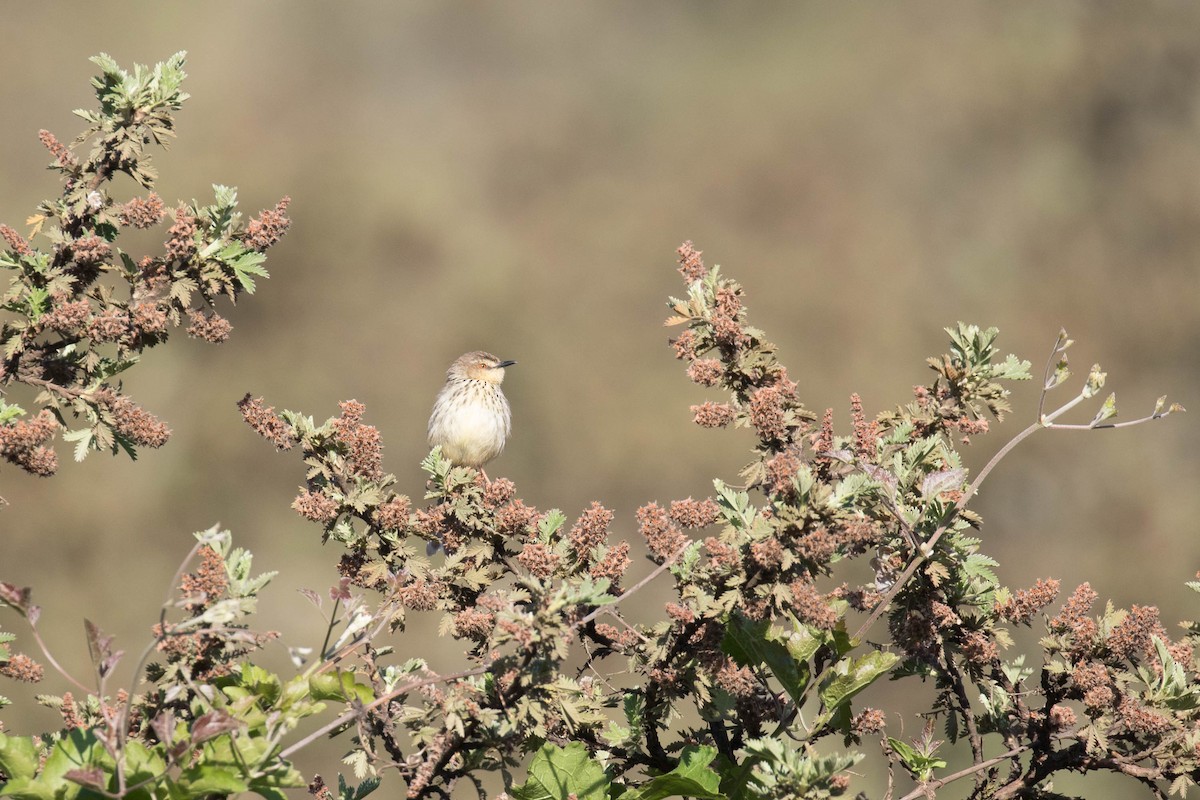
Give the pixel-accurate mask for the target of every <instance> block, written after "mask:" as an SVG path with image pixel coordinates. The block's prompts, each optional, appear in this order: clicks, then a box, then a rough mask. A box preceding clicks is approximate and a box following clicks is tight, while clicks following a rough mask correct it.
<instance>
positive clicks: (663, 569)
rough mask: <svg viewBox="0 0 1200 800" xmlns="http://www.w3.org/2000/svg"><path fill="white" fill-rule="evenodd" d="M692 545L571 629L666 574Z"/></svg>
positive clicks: (687, 545)
mask: <svg viewBox="0 0 1200 800" xmlns="http://www.w3.org/2000/svg"><path fill="white" fill-rule="evenodd" d="M693 544H695V542H691V541H689V542H688V543H687V544H685V545H684V546H683V547H681V548H679V549H678V550H676V551H675V553H674V554H673V555H672V556H671V557H670V558H668V559H667V560H666V561H664V562H663V563H661V564H659V565H658V566H657V567H656V568H655V569H654V571H653V572H651V573H650V574H649V575H647V576H646V577H644V578H642V579H641V580H640V581H638V582H637V583H635V584H634V585H633V586H630V587H629V588H628V589H626V590H625V591H624V592H622V593H621V596H620V597H618V598H616V599H615V600H613V601H612V602H611V603H606V604H605V605H602V606H600V607H598V608H596V609H594V610H593V611H592V612H591V613H590V614H588V615H587V616H585V617H584V618H583V619H581V620H579V621H578V622H576V623H575V624H574V625H572V626H571V627H572V628H579V627H582V626H584V625H586V624H588V623H589V622H591V621H592V620H594V619H595V618H596V617H598V616H600V615H601V614H603V613H605V612H606V611H607V610H608V609H611V608H612V607H613V606H615V605H616V604H617V603H620V602H622V601H624V600H625V599H627V598H628V597H629V596H630V595H632V594H634V593H636V592H638V591H639V590H641V589H643V588H645V586H646V585H647V584H648V583H650V581H652V580H654V579H655V578H657V577H658V576H659V575H661V574H663V573H664V572H666V571H667V570H668V569H670V568H671V567H672V566H674V564H675V562H676V561H678V560H679V557H680V556H682V555H683V554H684V553H685V552H686V551H687V549H688V548H689V547H691V546H692V545H693Z"/></svg>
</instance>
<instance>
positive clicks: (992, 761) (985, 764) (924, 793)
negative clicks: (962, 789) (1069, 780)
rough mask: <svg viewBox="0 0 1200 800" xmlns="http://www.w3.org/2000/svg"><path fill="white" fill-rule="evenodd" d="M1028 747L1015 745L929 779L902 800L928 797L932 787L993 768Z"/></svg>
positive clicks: (934, 788) (933, 788) (935, 788)
mask: <svg viewBox="0 0 1200 800" xmlns="http://www.w3.org/2000/svg"><path fill="white" fill-rule="evenodd" d="M1028 749H1029V745H1022V746H1021V747H1014V748H1013V749H1012V750H1009V751H1008V752H1007V753H1002V754H1000V755H998V756H996V757H995V758H989V759H988V760H987V761H981V762H980V763H978V764H973V765H972V766H969V767H967V768H966V769H960V770H959V771H958V772H953V773H951V774H949V775H947V776H946V777H944V778H938V779H937V780H935V781H928V782H926V783H922V784H921V785H920V786H918V787H917V788H916V789H913V790H912V791H911V792H909V793H908V794H906V795H904V796H903V797H901V798H900V800H918V798H922V797H928V796H929V790H931V789H932V790H937V789H940V788H942V787H943V786H945V785H946V784H948V783H952V782H954V781H957V780H961V779H962V778H966V777H967V776H969V775H974V774H975V773H977V772H981V771H983V770H985V769H991V768H992V767H994V766H996V765H997V764H1002V763H1004V762H1005V761H1008V760H1009V759H1010V758H1014V757H1016V756H1019V755H1020V754H1021V753H1022V752H1024V751H1025V750H1028Z"/></svg>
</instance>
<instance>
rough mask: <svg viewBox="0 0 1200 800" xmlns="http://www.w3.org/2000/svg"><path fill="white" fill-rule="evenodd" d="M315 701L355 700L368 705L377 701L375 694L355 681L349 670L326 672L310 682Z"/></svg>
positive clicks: (314, 677) (368, 687)
mask: <svg viewBox="0 0 1200 800" xmlns="http://www.w3.org/2000/svg"><path fill="white" fill-rule="evenodd" d="M308 685H309V687H310V688H311V689H312V697H313V699H314V700H341V701H343V702H349V701H351V700H353V699H355V698H357V699H358V700H359V702H361V703H363V704H364V705H366V704H367V703H371V702H373V701H374V700H375V692H374V691H373V690H372V689H371V687H370V686H368V685H367V684H365V683H360V682H358V681H356V680H354V673H353V672H351V671H349V670H339V671H337V672H326V673H324V674H321V675H314V676H312V677H311V678H309V680H308Z"/></svg>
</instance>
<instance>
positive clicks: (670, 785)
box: [620, 747, 725, 800]
mask: <svg viewBox="0 0 1200 800" xmlns="http://www.w3.org/2000/svg"><path fill="white" fill-rule="evenodd" d="M716 756H717V750H716V748H715V747H685V748H683V752H682V753H681V754H680V757H679V764H678V765H677V766H676V767H675V769H673V770H671V771H670V772H668V773H666V774H664V775H657V776H655V777H653V778H651V779H650V780H649V781H647V782H646V783H644V784H642V785H641V786H639V787H637V788H634V789H629V790H627V791H625V792H624V793H622V794H621V795H620V800H663V799H664V798H667V797H691V798H695V800H724V799H725V795H724V794H722V793H721V791H720V789H719V786H720V783H721V776H720V775H719V774H718V773H716V772H714V771H713V770H712V769H710V768H709V766H708V765H709V764H711V763H712V760H713V759H714V758H716Z"/></svg>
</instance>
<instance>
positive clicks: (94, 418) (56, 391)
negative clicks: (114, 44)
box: [0, 53, 289, 476]
mask: <svg viewBox="0 0 1200 800" xmlns="http://www.w3.org/2000/svg"><path fill="white" fill-rule="evenodd" d="M92 60H93V61H94V62H95V63H96V65H97V66H99V67H100V70H101V74H100V75H99V76H97V77H96V78H95V79H94V80H93V81H92V85H93V86H94V87H95V90H96V99H97V101H98V103H99V105H98V108H96V109H95V110H79V111H76V112H75V113H76V114H77V115H78V116H79V117H81V118H82V119H83V120H84V121H85V122H86V123H87V128H86V129H85V130H84V131H83V133H81V134H80V135H79V137H78V138H76V139H75V141H74V142H73V143H72V145H71V146H67V145H64V144H62V143H61V142H60V141H59V140H58V139H57V137H55V136H54V134H52V133H50V132H49V131H42V132H41V133H40V137H39V138H40V139H41V141H42V144H44V145H45V146H46V148H47V149H49V151H50V153H51V154H52V155H53V156H54V161H53V163H51V165H50V168H51V169H52V170H54V171H55V172H57V173H58V174H59V176H60V177H61V179H62V192H61V194H60V195H59V196H58V197H56V198H51V199H48V200H45V201H43V202H42V203H41V204H39V205H38V208H37V212H36V213H35V214H33V215H32V216H31V217H29V219H28V220H26V223H27V224H28V225H29V226H30V237H29V238H28V239H27V238H26V237H24V236H22V235H21V234H20V233H18V232H17V231H16V230H15V229H13V228H12V227H9V226H7V225H0V237H2V238H3V247H4V249H0V269H5V270H8V271H10V272H12V273H13V276H12V279H11V282H10V285H9V289H8V291H7V292H5V293H4V295H3V297H2V298H0V308H2V309H3V310H4V311H6V312H8V314H9V317H8V318H7V319H4V318H0V348H2V360H0V394H2V395H7V394H8V393H9V392H10V391H11V389H12V388H13V387H14V386H19V385H24V386H27V387H31V388H32V389H34V390H36V395H35V396H34V398H33V402H34V404H35V405H36V406H38V407H39V408H40V411H39V413H37V414H35V415H32V416H30V415H28V414H27V413H26V411H25V410H24V409H23V408H22V407H21V406H19V405H17V404H14V403H10V402H9V401H8V397H7V396H0V456H3V457H4V458H5V459H6V460H8V461H9V462H11V463H13V464H15V465H17V466H19V467H21V468H22V469H24V470H26V471H27V472H31V473H33V474H35V475H42V476H49V475H52V474H53V473H54V472H55V470H56V469H57V466H58V459H57V455H56V454H55V452H54V450H53V449H52V447H51V446H50V442H51V440H52V439H53V438H54V435H55V433H56V432H57V429H58V428H59V427H62V428H63V429H64V431H63V434H62V436H63V439H64V440H65V441H67V442H70V443H72V444H74V446H75V459H76V460H83V459H84V458H85V457H86V456H87V454H88V453H89V452H91V451H92V450H107V451H111V452H113V453H116V452H118V451H121V450H124V451H125V452H127V453H128V454H129V455H130V456H131V457H136V455H137V448H139V447H160V446H162V445H163V444H164V443H165V442H166V441H167V438H168V437H169V436H170V430H169V429H168V427H167V426H166V424H164V423H163V422H161V421H160V420H158V419H157V418H155V417H154V416H153V415H152V414H150V413H149V412H147V411H145V410H144V409H142V408H141V407H140V406H138V405H137V404H136V403H134V402H133V400H131V399H130V398H129V397H128V396H126V395H124V394H122V393H121V385H120V378H119V376H121V375H122V374H123V373H124V372H125V371H126V370H128V369H129V368H130V367H132V366H133V365H135V364H137V363H138V361H139V359H140V357H141V354H142V352H143V351H144V350H146V349H148V348H151V347H154V346H156V345H159V344H162V343H163V342H165V341H166V340H167V338H168V335H169V333H170V329H171V328H172V327H175V326H179V325H182V324H185V323H186V324H187V326H188V327H187V333H188V334H189V335H190V336H194V337H197V338H201V339H204V340H207V341H210V342H214V343H219V342H222V341H224V340H225V339H226V338H228V336H229V332H230V330H231V328H232V326H231V325H230V324H229V322H228V321H227V320H225V319H224V318H222V317H221V316H220V315H219V314H217V313H216V312H215V311H214V310H213V306H214V304H215V303H216V301H217V300H218V298H221V297H226V298H228V299H229V300H230V301H231V302H236V300H237V298H238V297H239V296H240V295H241V294H242V292H248V293H253V292H254V289H255V282H254V278H255V277H266V275H267V273H266V270H265V269H264V268H263V266H262V264H263V262H264V261H265V260H266V251H267V250H268V249H269V248H270V247H271V246H272V245H274V244H275V243H276V242H277V241H278V240H279V238H280V237H281V236H283V234H284V233H285V232H286V231H287V228H288V225H289V221H288V218H287V216H286V213H285V212H286V209H287V206H288V203H289V200H288V199H287V198H284V199H283V200H281V201H280V203H279V205H278V206H276V207H275V208H274V209H272V210H268V211H264V212H263V213H262V214H261V215H259V216H258V217H257V218H256V219H254V220H251V221H250V223H249V224H246V225H243V223H242V220H241V214H240V212H238V210H237V190H236V189H234V188H231V187H227V186H213V192H214V200H213V201H212V202H211V203H207V204H201V203H199V202H196V201H193V202H191V203H180V204H179V205H178V206H177V207H176V208H175V209H174V210H173V211H170V212H167V211H165V207H164V204H163V200H162V198H160V197H159V196H158V195H157V194H155V193H154V192H153V191H149V192H148V194H145V195H138V196H135V197H133V198H131V199H129V200H127V201H125V202H119V201H118V200H117V199H116V197H117V196H118V192H119V187H118V186H117V185H116V182H117V178H118V176H120V175H125V176H127V177H129V178H131V179H132V180H133V182H134V183H135V184H137V186H138V188H139V189H141V190H152V189H153V187H154V183H155V180H156V178H157V173H156V171H155V169H154V168H153V167H152V166H151V155H152V153H151V149H150V145H156V146H159V147H163V148H166V147H167V146H168V144H169V143H170V140H171V139H172V138H173V137H174V136H175V131H174V127H175V123H174V116H173V115H174V112H176V111H178V110H179V109H180V107H181V106H182V105H183V102H184V101H185V100H187V98H188V95H187V94H186V93H185V92H183V91H182V90H181V88H180V87H181V84H182V82H183V79H184V77H185V74H184V71H183V64H184V53H177V54H176V55H174V56H172V57H171V58H169V59H168V60H167V61H165V62H163V63H161V64H158V65H156V66H155V67H153V68H152V69H150V68H146V67H143V66H141V65H138V66H137V67H136V68H135V69H134V71H133V73H132V74H130V73H128V72H125V71H124V70H122V69H121V68H120V67H118V66H117V64H116V63H115V62H114V61H113V60H112V59H111V58H109V57H108V56H106V55H100V56H97V57H96V58H94V59H92ZM89 144H90V149H88V151H87V155H86V156H80V155H77V151H78V152H83V150H84V149H85V146H86V145H89ZM168 213H169V214H170V215H171V216H173V218H174V224H173V225H171V226H170V228H169V229H168V230H167V239H166V241H165V243H164V245H163V251H162V252H161V253H159V254H157V255H145V256H142V257H136V256H134V255H133V254H131V253H129V252H126V251H125V250H123V249H122V248H121V247H120V246H119V244H118V243H119V241H120V237H121V236H122V235H123V234H125V233H128V232H129V231H130V230H131V229H148V228H154V227H157V226H158V225H159V224H160V222H161V221H162V219H163V218H164V216H165V215H167V214H168Z"/></svg>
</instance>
